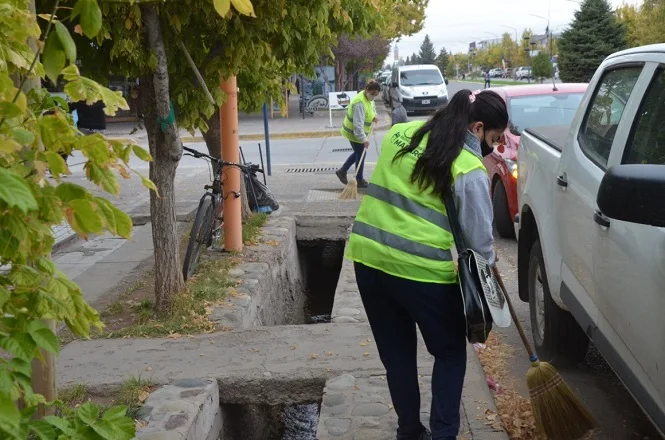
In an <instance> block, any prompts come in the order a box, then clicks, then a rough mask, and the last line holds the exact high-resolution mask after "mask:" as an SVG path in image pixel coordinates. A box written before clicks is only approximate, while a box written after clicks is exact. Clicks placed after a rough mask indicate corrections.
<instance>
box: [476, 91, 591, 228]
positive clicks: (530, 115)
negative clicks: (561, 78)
mask: <svg viewBox="0 0 665 440" xmlns="http://www.w3.org/2000/svg"><path fill="white" fill-rule="evenodd" d="M586 89H587V84H572V83H571V84H557V85H556V89H555V88H554V87H553V86H552V84H533V85H523V86H506V87H495V88H492V91H494V92H496V93H498V94H499V95H500V96H501V97H502V98H503V99H504V100H505V101H506V106H507V107H508V114H509V116H510V124H509V126H508V128H507V129H506V132H505V135H504V141H505V142H504V143H503V144H501V145H499V146H498V147H497V148H495V149H494V151H493V152H492V153H490V154H489V155H487V156H486V157H485V158H484V159H483V163H484V164H485V167H486V168H487V174H488V176H489V178H490V188H491V191H492V203H493V206H494V223H495V226H496V229H497V232H498V233H499V235H500V236H501V237H504V238H512V237H514V236H515V229H514V225H513V220H514V218H515V215H516V214H517V177H518V170H517V162H516V160H517V150H518V147H519V143H520V136H521V135H522V133H523V132H524V130H525V129H528V128H532V127H551V126H556V125H565V124H570V122H571V121H572V120H573V117H574V116H575V112H576V111H577V107H578V106H579V104H580V101H581V100H582V96H583V95H584V92H585V91H586ZM479 92H480V90H477V91H476V92H475V93H479Z"/></svg>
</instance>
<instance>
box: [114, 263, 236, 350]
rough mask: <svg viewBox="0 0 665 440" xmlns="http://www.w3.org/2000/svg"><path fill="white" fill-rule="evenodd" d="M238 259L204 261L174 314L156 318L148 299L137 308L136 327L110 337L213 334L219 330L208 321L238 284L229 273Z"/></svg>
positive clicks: (173, 311)
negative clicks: (230, 289) (215, 308)
mask: <svg viewBox="0 0 665 440" xmlns="http://www.w3.org/2000/svg"><path fill="white" fill-rule="evenodd" d="M236 263H237V260H236V259H233V258H223V259H219V260H204V261H202V262H201V263H200V264H199V268H198V271H197V274H196V275H195V276H194V277H192V278H191V279H190V280H188V282H187V289H186V291H185V292H184V293H182V294H180V295H178V296H177V297H176V298H175V299H174V302H173V305H172V307H171V310H170V311H169V312H168V313H165V314H164V315H161V316H155V315H154V312H153V303H152V300H150V299H145V300H143V301H142V302H141V303H139V304H138V305H136V306H135V314H136V315H137V320H136V322H135V323H134V324H132V325H130V326H128V327H125V328H123V329H121V330H119V331H116V332H114V333H111V334H109V335H108V336H109V337H164V336H167V337H171V338H178V337H180V336H181V335H183V334H199V333H210V332H212V331H214V330H215V329H216V327H215V324H214V323H213V322H211V321H210V320H209V319H208V316H209V315H210V314H211V313H212V307H213V306H215V305H218V304H219V303H221V302H222V301H223V300H224V298H225V297H226V294H227V291H228V290H229V288H231V287H234V286H235V282H234V281H231V280H229V277H228V274H229V270H230V269H231V268H232V267H233V266H234V265H235V264H236Z"/></svg>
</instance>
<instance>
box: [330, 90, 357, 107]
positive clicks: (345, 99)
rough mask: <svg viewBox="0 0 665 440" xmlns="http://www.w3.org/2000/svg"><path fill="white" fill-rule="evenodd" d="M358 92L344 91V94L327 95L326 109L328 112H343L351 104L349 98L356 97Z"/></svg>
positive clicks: (333, 93) (331, 93)
mask: <svg viewBox="0 0 665 440" xmlns="http://www.w3.org/2000/svg"><path fill="white" fill-rule="evenodd" d="M357 94H358V92H356V91H355V90H354V91H345V92H330V93H328V108H329V109H330V110H343V109H345V108H347V107H348V106H349V104H350V103H351V98H353V97H354V96H356V95H357Z"/></svg>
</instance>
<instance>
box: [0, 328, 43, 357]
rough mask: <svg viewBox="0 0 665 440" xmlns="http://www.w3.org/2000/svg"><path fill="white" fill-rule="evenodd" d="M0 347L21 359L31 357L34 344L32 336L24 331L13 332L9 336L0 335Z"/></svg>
mask: <svg viewBox="0 0 665 440" xmlns="http://www.w3.org/2000/svg"><path fill="white" fill-rule="evenodd" d="M0 347H1V348H3V349H4V350H6V351H7V352H9V353H11V354H13V355H14V356H18V357H20V358H21V359H24V360H26V359H32V357H33V355H34V352H35V348H36V345H35V343H34V342H33V340H32V338H30V336H28V335H27V334H25V333H14V334H12V335H11V336H6V337H0Z"/></svg>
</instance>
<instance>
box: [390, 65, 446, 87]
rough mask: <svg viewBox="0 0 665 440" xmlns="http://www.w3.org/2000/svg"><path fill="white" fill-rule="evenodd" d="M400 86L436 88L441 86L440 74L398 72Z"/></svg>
mask: <svg viewBox="0 0 665 440" xmlns="http://www.w3.org/2000/svg"><path fill="white" fill-rule="evenodd" d="M400 84H401V85H402V86H430V85H434V86H438V85H441V84H443V79H442V78H441V73H439V71H438V70H434V69H430V70H408V71H404V70H403V71H402V72H400Z"/></svg>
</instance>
